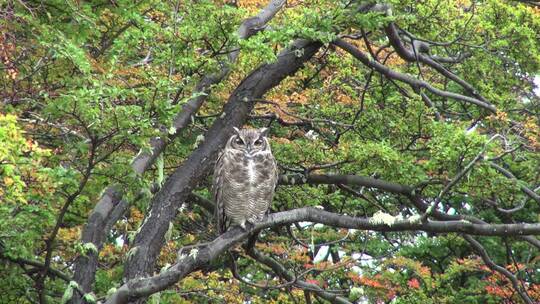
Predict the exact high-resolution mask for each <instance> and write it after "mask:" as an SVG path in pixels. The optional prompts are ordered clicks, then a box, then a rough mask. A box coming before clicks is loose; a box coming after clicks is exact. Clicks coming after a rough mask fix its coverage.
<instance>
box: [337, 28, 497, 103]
mask: <svg viewBox="0 0 540 304" xmlns="http://www.w3.org/2000/svg"><path fill="white" fill-rule="evenodd" d="M332 43H333V44H334V45H336V46H338V47H340V48H341V49H343V50H345V51H346V52H348V53H349V54H351V55H352V56H353V57H355V58H356V59H358V60H359V61H360V62H362V63H363V64H364V65H366V66H368V67H369V68H372V69H374V70H375V71H377V72H379V73H381V74H382V75H384V76H386V77H387V78H389V79H394V80H398V81H401V82H404V83H406V84H408V85H409V86H411V87H412V88H413V90H415V91H418V90H419V89H420V88H424V89H426V90H428V91H430V92H431V93H433V94H436V95H439V96H441V97H446V98H452V99H455V100H459V101H462V102H466V103H471V104H474V105H477V106H479V107H481V108H483V109H486V110H488V111H489V112H491V113H496V112H497V108H495V106H493V105H492V104H489V103H487V102H484V101H482V100H479V99H477V98H473V97H469V96H465V95H461V94H457V93H453V92H449V91H444V90H440V89H437V88H436V87H434V86H433V85H431V84H430V83H428V82H426V81H423V80H420V79H417V78H414V77H412V76H410V75H408V74H404V73H400V72H397V71H394V70H392V69H390V68H389V67H387V66H385V65H383V64H381V63H379V62H377V61H374V60H371V59H369V57H368V56H367V55H365V54H364V53H363V52H362V51H360V50H358V49H357V48H356V47H355V46H353V45H352V44H350V43H348V42H346V41H345V40H343V39H336V40H334V41H333V42H332Z"/></svg>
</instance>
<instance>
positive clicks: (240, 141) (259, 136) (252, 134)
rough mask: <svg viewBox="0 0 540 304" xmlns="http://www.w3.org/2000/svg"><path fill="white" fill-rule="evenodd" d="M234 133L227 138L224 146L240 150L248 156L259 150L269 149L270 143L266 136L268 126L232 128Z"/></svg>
mask: <svg viewBox="0 0 540 304" xmlns="http://www.w3.org/2000/svg"><path fill="white" fill-rule="evenodd" d="M234 133H235V134H234V135H233V136H231V138H229V141H228V142H227V147H226V148H229V149H235V150H238V151H242V152H244V154H246V155H248V156H252V155H255V154H256V153H257V152H261V151H270V144H269V143H268V139H267V138H266V135H267V134H268V128H262V129H241V130H240V129H238V128H234Z"/></svg>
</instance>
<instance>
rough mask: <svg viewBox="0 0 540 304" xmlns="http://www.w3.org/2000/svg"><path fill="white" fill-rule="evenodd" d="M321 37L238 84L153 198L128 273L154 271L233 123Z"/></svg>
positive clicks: (311, 52)
mask: <svg viewBox="0 0 540 304" xmlns="http://www.w3.org/2000/svg"><path fill="white" fill-rule="evenodd" d="M320 46H321V44H320V43H319V42H311V41H306V40H296V41H294V42H293V44H292V45H291V46H290V47H289V48H287V49H285V50H283V51H282V52H281V53H280V55H279V56H278V59H277V61H276V62H275V63H272V64H264V65H262V66H260V67H259V68H257V69H256V70H255V71H253V72H252V73H251V74H250V75H248V76H247V77H246V78H245V79H244V80H243V81H242V82H241V83H240V85H239V86H238V87H237V88H236V89H235V90H234V92H233V93H232V95H231V96H230V98H229V101H228V102H227V104H226V105H225V107H224V111H223V114H222V115H221V116H220V118H218V119H216V121H215V122H214V124H213V125H212V127H211V128H210V129H209V130H208V132H207V134H206V136H205V139H204V141H203V142H202V143H201V144H200V145H199V147H198V148H197V149H196V150H195V151H194V152H193V153H192V154H191V156H190V157H189V158H188V159H187V160H186V161H185V162H184V163H183V164H182V165H181V166H180V167H179V168H178V169H176V171H175V172H174V173H173V174H172V175H171V176H170V177H169V178H168V179H167V181H166V182H165V184H164V185H163V188H162V189H161V190H160V191H159V192H158V193H157V194H156V196H155V197H154V199H153V200H152V205H151V206H152V207H151V209H150V212H149V214H148V215H147V217H146V219H145V220H144V223H143V224H142V226H141V228H140V230H139V233H137V235H136V236H135V240H134V243H133V246H132V249H131V251H130V254H128V256H129V258H128V260H127V262H126V264H125V269H124V278H125V279H126V280H131V279H134V278H137V277H141V276H146V275H148V274H151V273H152V272H153V270H154V265H155V261H156V258H157V256H158V254H159V252H160V249H161V247H162V246H163V244H164V242H165V239H164V235H165V232H166V231H167V229H168V227H169V223H170V222H171V221H172V220H173V219H174V217H175V215H176V210H177V209H178V207H180V206H181V204H182V203H183V202H184V200H185V199H186V198H187V197H188V196H189V195H190V193H191V191H192V190H193V188H194V187H195V186H196V184H197V183H198V182H199V181H200V179H201V178H203V177H204V176H205V173H206V172H207V170H208V169H209V168H210V167H211V165H212V163H213V160H214V158H215V157H216V156H217V153H218V151H219V150H220V149H221V148H222V146H223V145H224V144H225V143H226V141H227V139H228V138H229V136H230V135H231V134H232V131H233V127H235V126H241V125H242V124H243V122H244V121H245V120H246V119H247V117H248V114H249V112H250V111H251V110H252V108H253V106H254V102H253V100H256V99H259V98H261V97H262V96H263V95H264V94H265V93H266V92H268V91H269V90H270V89H272V88H273V87H275V86H277V85H278V84H279V83H280V82H281V80H283V79H284V78H286V77H287V76H289V75H291V74H293V73H295V72H296V71H297V70H298V69H300V68H301V67H302V66H303V64H304V63H305V62H306V61H308V60H309V59H310V58H311V57H312V56H313V55H314V54H315V53H316V52H317V50H318V49H319V48H320Z"/></svg>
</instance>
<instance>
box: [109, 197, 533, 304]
mask: <svg viewBox="0 0 540 304" xmlns="http://www.w3.org/2000/svg"><path fill="white" fill-rule="evenodd" d="M301 221H310V222H315V223H322V224H325V225H329V226H333V227H340V228H350V229H360V230H371V231H387V232H390V231H426V232H433V233H449V232H460V233H466V234H476V235H490V236H515V235H526V234H536V235H540V224H473V223H471V222H468V221H463V220H462V221H427V222H420V221H417V220H412V221H411V220H397V219H394V220H392V221H393V222H392V223H391V225H389V224H388V220H387V221H386V223H385V222H383V221H381V220H380V219H377V217H373V218H363V217H352V216H348V215H341V214H336V213H331V212H327V211H324V210H320V209H316V208H310V207H308V208H301V209H294V210H290V211H284V212H278V213H273V214H270V215H269V216H268V217H266V218H265V219H264V220H263V221H262V222H259V223H256V224H255V225H254V227H252V228H251V229H248V231H244V230H243V229H242V228H240V227H233V228H232V229H231V230H229V231H227V232H226V233H224V234H222V235H221V236H219V237H218V238H216V239H215V240H214V241H212V242H210V243H208V244H207V245H206V246H204V247H201V249H200V250H192V251H191V252H190V254H189V255H182V256H180V258H179V262H178V263H177V264H175V265H173V266H172V267H171V268H169V270H166V271H164V272H162V273H161V274H159V275H155V276H151V277H146V278H137V279H132V280H130V281H128V282H127V283H126V284H124V285H123V286H122V287H120V288H119V289H118V290H117V291H116V292H115V293H114V294H113V295H112V296H111V297H110V298H109V299H108V300H107V303H127V301H130V300H135V299H137V298H140V297H147V296H149V295H151V294H153V293H155V292H158V291H161V290H164V289H166V288H167V287H169V286H171V285H173V284H175V283H176V282H178V281H179V280H181V279H182V278H184V277H185V276H187V275H188V274H189V273H191V272H193V271H195V270H197V269H199V268H201V267H203V266H204V265H207V264H208V263H210V262H211V261H212V260H214V259H215V258H217V257H218V256H219V255H221V254H222V253H224V252H225V251H227V250H228V249H229V248H231V247H232V246H234V245H235V244H237V243H239V242H241V241H243V240H246V239H247V238H248V237H249V236H250V235H251V234H252V233H253V232H255V231H259V230H261V229H266V228H271V227H274V226H279V225H286V224H292V223H295V222H301ZM310 290H311V289H310Z"/></svg>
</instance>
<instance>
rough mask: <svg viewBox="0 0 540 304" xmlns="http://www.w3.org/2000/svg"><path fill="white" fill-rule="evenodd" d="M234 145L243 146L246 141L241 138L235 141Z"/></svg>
mask: <svg viewBox="0 0 540 304" xmlns="http://www.w3.org/2000/svg"><path fill="white" fill-rule="evenodd" d="M234 143H235V144H237V145H243V144H244V141H243V140H242V139H241V138H240V137H236V139H235V140H234Z"/></svg>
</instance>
